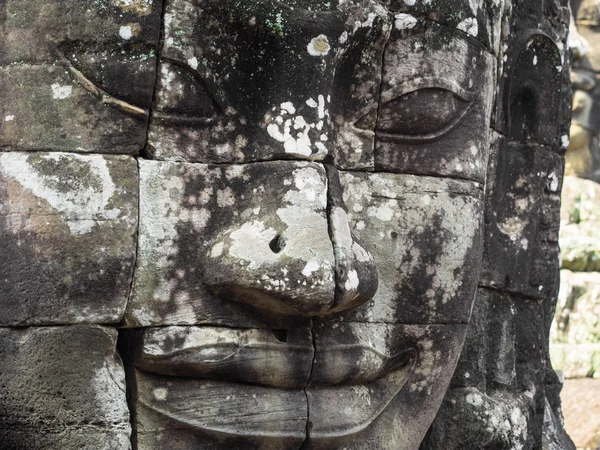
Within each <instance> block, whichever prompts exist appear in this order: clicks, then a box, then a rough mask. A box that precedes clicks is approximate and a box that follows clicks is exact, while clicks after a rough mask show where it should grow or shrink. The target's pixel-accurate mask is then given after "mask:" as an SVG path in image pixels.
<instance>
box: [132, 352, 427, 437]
mask: <svg viewBox="0 0 600 450" xmlns="http://www.w3.org/2000/svg"><path fill="white" fill-rule="evenodd" d="M402 355H403V356H402V358H398V359H397V360H396V361H395V365H393V366H390V367H389V370H390V371H389V372H387V373H385V374H383V375H382V376H379V377H378V378H376V379H374V380H372V381H370V382H366V383H361V384H353V385H341V384H339V385H332V384H331V383H330V385H323V384H319V385H312V384H309V385H308V386H307V387H306V388H305V389H304V388H300V389H281V388H277V387H267V386H248V385H247V384H244V383H239V382H231V381H216V380H211V379H205V378H188V379H186V382H185V383H169V381H168V380H167V379H165V378H164V377H161V376H158V375H153V374H149V373H146V372H139V382H140V383H141V384H148V385H152V386H154V389H152V390H146V389H144V390H142V391H140V392H139V397H138V401H139V405H140V408H143V409H145V410H146V413H145V414H152V415H156V414H158V415H161V416H163V417H166V418H168V419H169V421H171V422H173V424H174V425H176V426H178V427H181V428H192V429H194V430H195V431H196V432H201V433H205V434H206V435H208V436H213V437H215V438H218V439H223V438H233V439H236V438H239V439H244V440H245V439H250V440H256V441H257V442H260V443H261V445H262V444H267V443H268V442H269V441H271V440H273V441H274V442H279V443H281V442H284V441H286V440H290V441H298V442H302V441H304V440H305V439H308V440H309V441H311V440H312V441H314V442H315V443H316V444H317V445H321V444H324V445H326V446H327V444H331V443H332V442H336V443H339V442H345V441H347V440H349V439H351V438H352V437H353V436H355V435H356V434H357V433H359V432H361V431H362V430H364V429H365V428H367V427H368V426H369V425H370V424H371V423H372V422H373V421H374V420H375V419H377V417H378V416H379V415H380V414H381V413H382V412H383V411H384V410H385V409H386V407H387V406H388V405H389V404H390V403H391V402H392V401H393V400H394V398H395V397H396V396H397V395H398V393H399V392H400V391H401V390H402V388H403V387H404V386H405V384H406V382H407V381H408V379H409V378H410V375H411V374H412V373H413V371H414V368H415V365H416V361H417V357H416V353H415V352H414V351H412V350H410V351H406V352H402ZM373 376H375V375H373ZM330 381H332V380H330ZM163 385H164V386H163ZM157 393H160V395H157ZM300 405H304V406H300ZM332 408H333V409H334V410H335V414H332ZM224 410H227V411H229V412H233V411H235V414H232V413H228V414H223V411H224ZM239 417H243V418H244V420H237V418H239ZM249 417H250V419H248V418H249ZM322 427H323V428H322ZM307 430H308V436H307ZM148 432H152V431H151V430H148ZM327 448H329V447H327Z"/></svg>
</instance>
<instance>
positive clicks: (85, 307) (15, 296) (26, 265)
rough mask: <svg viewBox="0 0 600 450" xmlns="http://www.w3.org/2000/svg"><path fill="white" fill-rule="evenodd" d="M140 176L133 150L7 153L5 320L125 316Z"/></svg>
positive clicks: (0, 193) (2, 174)
mask: <svg viewBox="0 0 600 450" xmlns="http://www.w3.org/2000/svg"><path fill="white" fill-rule="evenodd" d="M137 178H138V175H137V165H136V161H135V159H133V158H131V157H128V156H102V155H78V154H70V153H61V152H48V153H37V152H36V153H26V152H8V153H0V251H1V252H2V254H3V255H5V256H4V257H2V258H1V259H0V278H1V279H2V280H3V283H2V284H1V285H0V306H1V307H0V325H3V326H6V325H9V326H25V325H49V324H52V325H55V324H74V323H115V322H119V321H120V320H121V318H122V317H123V313H124V311H125V305H126V303H127V298H128V295H129V288H130V284H131V277H132V275H133V263H134V260H135V252H136V232H137V215H138V211H137V205H138V200H137V197H138V181H137Z"/></svg>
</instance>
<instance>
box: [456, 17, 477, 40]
mask: <svg viewBox="0 0 600 450" xmlns="http://www.w3.org/2000/svg"><path fill="white" fill-rule="evenodd" d="M456 28H458V29H459V30H461V31H464V32H465V33H467V34H469V35H471V36H473V37H477V35H478V34H479V25H478V24H477V19H476V18H475V17H468V18H466V19H465V20H463V21H462V22H460V23H459V24H458V25H457V26H456Z"/></svg>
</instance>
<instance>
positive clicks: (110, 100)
mask: <svg viewBox="0 0 600 450" xmlns="http://www.w3.org/2000/svg"><path fill="white" fill-rule="evenodd" d="M53 52H54V54H55V56H56V58H57V59H58V62H59V63H60V64H61V65H62V66H63V67H64V68H65V69H66V70H67V71H68V72H69V73H70V74H71V76H72V77H73V78H75V80H76V81H77V82H78V83H79V84H80V85H81V87H83V88H84V89H85V90H86V91H88V92H89V93H91V94H92V95H93V96H94V97H96V98H97V99H98V100H100V101H101V102H102V103H104V104H106V105H110V106H113V107H115V108H118V109H120V110H121V111H123V112H125V113H127V114H130V115H132V116H134V117H137V118H138V119H143V120H145V119H147V118H148V116H149V115H150V113H149V112H148V111H147V110H145V109H143V108H140V107H138V106H135V105H132V104H131V103H127V102H126V101H124V100H121V99H119V98H117V97H114V96H112V95H110V94H109V93H108V92H106V91H105V90H103V89H101V88H99V87H98V86H96V84H95V83H94V82H93V81H91V80H90V79H89V78H87V77H86V76H85V75H84V74H83V72H81V71H80V70H79V69H77V68H76V67H75V66H74V65H73V63H72V62H71V60H69V58H67V56H66V55H65V54H64V53H63V52H62V51H61V50H60V48H59V46H58V45H55V46H54V48H53Z"/></svg>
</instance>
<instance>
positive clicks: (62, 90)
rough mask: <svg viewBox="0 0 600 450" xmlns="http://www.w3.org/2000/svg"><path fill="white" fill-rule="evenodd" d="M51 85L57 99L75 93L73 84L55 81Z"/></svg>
mask: <svg viewBox="0 0 600 450" xmlns="http://www.w3.org/2000/svg"><path fill="white" fill-rule="evenodd" d="M50 87H51V88H52V97H53V98H55V99H57V100H64V99H66V98H69V97H70V96H71V94H72V93H73V86H69V85H61V84H59V83H54V84H52V85H51V86H50Z"/></svg>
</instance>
